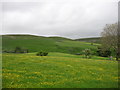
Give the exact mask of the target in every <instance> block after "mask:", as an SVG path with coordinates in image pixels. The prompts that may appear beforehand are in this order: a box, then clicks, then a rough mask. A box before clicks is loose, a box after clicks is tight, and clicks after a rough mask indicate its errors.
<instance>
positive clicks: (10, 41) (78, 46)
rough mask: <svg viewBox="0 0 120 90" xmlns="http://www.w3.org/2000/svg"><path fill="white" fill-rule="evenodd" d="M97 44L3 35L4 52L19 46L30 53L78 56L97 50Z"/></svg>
mask: <svg viewBox="0 0 120 90" xmlns="http://www.w3.org/2000/svg"><path fill="white" fill-rule="evenodd" d="M96 45H99V44H96V43H94V45H91V43H87V42H80V41H75V40H71V39H67V38H62V37H41V36H33V35H3V36H2V46H3V47H2V49H3V50H7V51H10V50H14V49H15V47H17V46H19V47H22V48H27V49H28V50H29V52H38V51H41V50H43V51H46V52H61V53H70V54H76V53H81V52H82V50H84V49H86V47H87V48H90V49H91V50H93V51H95V50H96V48H97V47H96Z"/></svg>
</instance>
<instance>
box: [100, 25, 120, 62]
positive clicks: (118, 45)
mask: <svg viewBox="0 0 120 90" xmlns="http://www.w3.org/2000/svg"><path fill="white" fill-rule="evenodd" d="M101 36H102V38H101V44H102V46H101V47H102V51H107V53H110V51H112V52H113V53H114V55H115V57H116V60H118V59H119V58H120V32H119V30H118V24H117V23H115V24H107V25H106V26H105V28H104V30H103V32H102V33H101ZM108 50H109V52H108Z"/></svg>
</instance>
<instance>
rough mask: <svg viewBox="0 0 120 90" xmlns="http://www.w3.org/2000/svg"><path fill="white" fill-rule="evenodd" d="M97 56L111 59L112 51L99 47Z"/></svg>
mask: <svg viewBox="0 0 120 90" xmlns="http://www.w3.org/2000/svg"><path fill="white" fill-rule="evenodd" d="M97 55H98V56H101V57H109V56H111V51H110V50H109V49H107V50H104V49H102V48H101V47H98V50H97Z"/></svg>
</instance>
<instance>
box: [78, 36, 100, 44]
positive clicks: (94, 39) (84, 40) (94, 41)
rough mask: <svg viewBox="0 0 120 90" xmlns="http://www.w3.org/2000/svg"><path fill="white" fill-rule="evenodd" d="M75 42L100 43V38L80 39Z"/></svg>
mask: <svg viewBox="0 0 120 90" xmlns="http://www.w3.org/2000/svg"><path fill="white" fill-rule="evenodd" d="M76 41H83V42H90V43H100V37H94V38H81V39H76Z"/></svg>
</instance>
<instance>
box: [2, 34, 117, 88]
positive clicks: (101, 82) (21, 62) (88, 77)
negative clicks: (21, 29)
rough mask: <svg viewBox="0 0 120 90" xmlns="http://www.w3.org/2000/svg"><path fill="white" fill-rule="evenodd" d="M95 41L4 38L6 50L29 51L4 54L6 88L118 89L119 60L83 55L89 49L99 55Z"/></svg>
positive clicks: (56, 38)
mask: <svg viewBox="0 0 120 90" xmlns="http://www.w3.org/2000/svg"><path fill="white" fill-rule="evenodd" d="M92 40H93V41H95V42H96V40H98V39H96V38H95V40H94V38H92V39H85V41H84V39H83V40H82V41H76V40H71V39H68V38H62V37H41V36H33V35H3V36H2V46H3V47H2V50H3V51H4V50H6V51H11V50H15V47H17V46H19V47H21V48H27V49H28V50H29V53H3V54H2V86H3V88H117V87H118V78H119V77H118V62H117V61H115V60H109V58H107V57H99V56H96V55H95V54H94V55H92V57H91V58H89V59H87V58H85V57H84V56H83V55H82V50H84V49H86V48H88V49H91V50H92V51H93V52H96V50H97V46H99V45H100V44H99V43H93V42H92ZM86 41H89V42H86ZM91 43H92V44H91ZM39 51H45V52H48V56H36V53H37V52H39ZM77 53H80V55H75V54H77Z"/></svg>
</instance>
